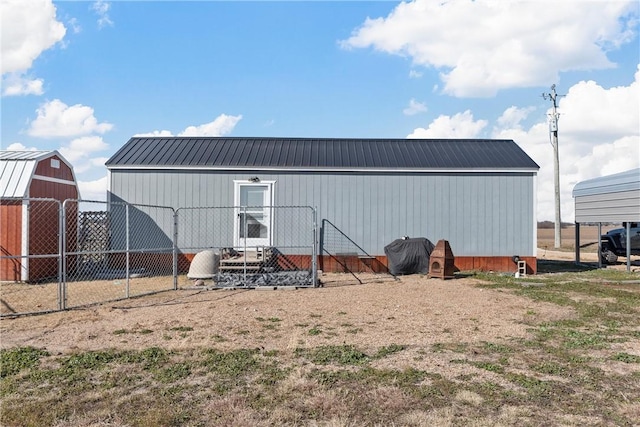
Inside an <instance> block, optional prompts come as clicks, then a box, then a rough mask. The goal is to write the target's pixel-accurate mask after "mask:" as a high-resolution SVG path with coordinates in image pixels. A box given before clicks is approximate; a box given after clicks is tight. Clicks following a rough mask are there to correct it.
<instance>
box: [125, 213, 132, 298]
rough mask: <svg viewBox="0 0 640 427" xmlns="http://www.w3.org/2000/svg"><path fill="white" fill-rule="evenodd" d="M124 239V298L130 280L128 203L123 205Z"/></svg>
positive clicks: (127, 291) (127, 293)
mask: <svg viewBox="0 0 640 427" xmlns="http://www.w3.org/2000/svg"><path fill="white" fill-rule="evenodd" d="M124 208H125V240H126V243H125V245H126V248H125V250H126V264H125V273H124V274H125V277H126V286H125V296H126V298H129V290H130V280H129V276H131V274H130V265H129V262H130V260H129V253H130V248H129V204H128V203H127V204H126V205H125V206H124Z"/></svg>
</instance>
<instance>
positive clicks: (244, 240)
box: [234, 181, 273, 250]
mask: <svg viewBox="0 0 640 427" xmlns="http://www.w3.org/2000/svg"><path fill="white" fill-rule="evenodd" d="M272 186H273V183H272V182H256V183H254V182H248V181H247V182H240V181H236V183H235V202H236V203H235V205H236V215H235V225H234V236H235V238H234V242H235V246H236V247H237V248H238V249H244V248H245V247H246V248H247V250H250V249H251V248H255V247H258V246H271V232H272V224H273V217H272V208H271V201H272V199H271V189H272Z"/></svg>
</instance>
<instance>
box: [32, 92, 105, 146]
mask: <svg viewBox="0 0 640 427" xmlns="http://www.w3.org/2000/svg"><path fill="white" fill-rule="evenodd" d="M36 112H37V114H38V116H37V117H36V119H35V120H33V121H32V122H31V124H30V127H29V129H28V131H27V132H28V134H29V135H31V136H37V137H41V138H55V137H75V136H82V135H89V134H92V133H99V134H102V133H105V132H107V131H109V130H111V129H112V128H113V125H112V124H110V123H98V120H97V119H96V118H95V117H94V115H93V108H91V107H87V106H86V105H81V104H76V105H72V106H68V105H67V104H65V103H64V102H62V101H60V100H59V99H54V100H53V101H49V102H47V103H45V104H43V105H42V106H40V107H39V108H38V109H37V110H36Z"/></svg>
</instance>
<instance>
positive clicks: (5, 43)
mask: <svg viewBox="0 0 640 427" xmlns="http://www.w3.org/2000/svg"><path fill="white" fill-rule="evenodd" d="M0 16H1V17H2V18H0V19H1V21H0V22H2V65H1V68H2V73H3V74H4V73H12V72H23V71H26V70H28V69H29V68H31V65H32V64H33V61H34V60H35V59H36V58H37V57H38V56H40V54H41V53H42V52H44V51H45V50H47V49H49V48H50V47H52V46H53V45H55V44H56V43H58V42H59V41H61V40H62V39H63V38H64V35H65V33H66V29H65V27H64V25H63V24H62V23H61V22H58V21H57V20H56V8H55V6H54V5H53V3H52V2H51V1H50V0H29V1H24V0H2V2H0Z"/></svg>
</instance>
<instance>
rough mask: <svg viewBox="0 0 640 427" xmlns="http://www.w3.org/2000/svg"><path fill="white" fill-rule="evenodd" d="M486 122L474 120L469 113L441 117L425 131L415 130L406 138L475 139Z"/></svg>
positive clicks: (423, 129)
mask: <svg viewBox="0 0 640 427" xmlns="http://www.w3.org/2000/svg"><path fill="white" fill-rule="evenodd" d="M487 123H488V122H487V121H486V120H474V119H473V114H472V113H471V111H469V110H467V111H465V112H464V113H458V114H455V115H453V116H446V115H441V116H439V117H438V118H436V119H435V120H434V121H433V122H431V123H430V124H429V127H428V128H427V129H425V128H417V129H414V131H413V132H412V133H411V134H410V135H408V136H407V138H475V137H477V136H478V135H479V134H480V132H481V131H482V130H483V129H484V128H485V127H486V126H487Z"/></svg>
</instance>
